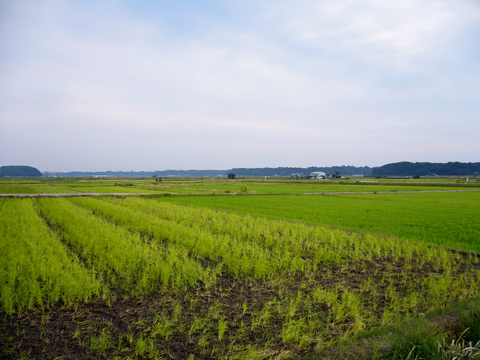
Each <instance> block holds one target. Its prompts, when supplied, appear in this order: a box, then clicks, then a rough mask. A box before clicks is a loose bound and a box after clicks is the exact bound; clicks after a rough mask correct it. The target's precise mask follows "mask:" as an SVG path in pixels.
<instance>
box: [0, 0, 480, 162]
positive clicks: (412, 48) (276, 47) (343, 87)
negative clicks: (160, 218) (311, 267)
mask: <svg viewBox="0 0 480 360" xmlns="http://www.w3.org/2000/svg"><path fill="white" fill-rule="evenodd" d="M404 160H406V161H431V162H447V161H464V162H477V161H480V2H479V1H478V0H454V1H452V0H422V1H418V0H402V1H393V0H392V1H390V0H358V1H353V0H329V1H322V0H317V1H310V0H296V1H291V0H288V1H286V0H265V1H262V0H245V1H241V0H230V1H229V0H226V1H220V0H217V1H195V0H192V1H159V2H156V1H126V0H124V1H113V0H108V1H93V0H92V1H85V0H78V1H61V0H52V1H42V0H32V1H23V0H2V1H0V165H31V166H35V167H37V168H39V169H40V170H42V171H44V170H47V169H48V170H50V171H69V170H94V171H95V170H128V171H129V170H163V169H207V168H208V169H228V168H232V167H276V166H302V167H306V166H331V165H356V166H364V165H367V166H377V165H383V164H386V163H390V162H396V161H404Z"/></svg>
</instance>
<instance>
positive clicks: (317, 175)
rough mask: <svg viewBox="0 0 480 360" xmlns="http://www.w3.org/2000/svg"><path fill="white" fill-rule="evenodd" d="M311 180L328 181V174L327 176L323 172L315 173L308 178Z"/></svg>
mask: <svg viewBox="0 0 480 360" xmlns="http://www.w3.org/2000/svg"><path fill="white" fill-rule="evenodd" d="M308 177H309V178H310V179H326V178H327V174H325V173H324V172H323V171H315V172H312V173H310V175H309V176H308Z"/></svg>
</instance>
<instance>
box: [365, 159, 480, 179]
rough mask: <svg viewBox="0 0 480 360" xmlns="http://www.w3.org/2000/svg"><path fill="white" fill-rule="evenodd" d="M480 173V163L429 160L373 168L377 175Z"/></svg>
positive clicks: (374, 173)
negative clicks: (434, 161)
mask: <svg viewBox="0 0 480 360" xmlns="http://www.w3.org/2000/svg"><path fill="white" fill-rule="evenodd" d="M479 173H480V163H478V162H477V163H461V162H448V163H429V162H416V163H412V162H408V161H404V162H398V163H393V164H387V165H383V166H380V167H376V168H374V169H373V173H372V175H375V176H428V175H445V176H454V175H477V174H479Z"/></svg>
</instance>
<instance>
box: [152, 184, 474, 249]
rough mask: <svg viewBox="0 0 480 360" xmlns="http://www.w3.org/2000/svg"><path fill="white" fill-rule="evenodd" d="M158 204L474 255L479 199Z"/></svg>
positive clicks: (211, 199)
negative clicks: (383, 237)
mask: <svg viewBox="0 0 480 360" xmlns="http://www.w3.org/2000/svg"><path fill="white" fill-rule="evenodd" d="M159 201H166V202H174V203H177V204H185V205H193V206H199V207H208V208H215V209H222V210H229V211H235V212H238V213H241V214H249V215H252V216H261V217H267V218H271V219H288V220H294V221H303V222H307V223H312V224H317V225H324V226H334V227H339V228H342V229H346V230H348V231H368V232H373V233H379V234H382V235H387V236H388V235H392V236H395V237H398V238H402V239H409V240H412V241H422V242H427V243H435V244H438V245H442V246H448V247H451V248H455V249H458V250H468V251H480V221H478V219H480V193H478V192H473V193H413V194H371V195H341V196H321V195H318V196H294V195H282V196H260V195H258V196H235V197H224V196H202V197H168V198H161V199H159Z"/></svg>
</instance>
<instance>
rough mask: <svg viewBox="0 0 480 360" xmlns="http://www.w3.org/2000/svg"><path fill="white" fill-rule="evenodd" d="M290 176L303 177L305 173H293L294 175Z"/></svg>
mask: <svg viewBox="0 0 480 360" xmlns="http://www.w3.org/2000/svg"><path fill="white" fill-rule="evenodd" d="M290 177H294V178H299V177H303V174H302V173H293V174H292V175H290Z"/></svg>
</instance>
